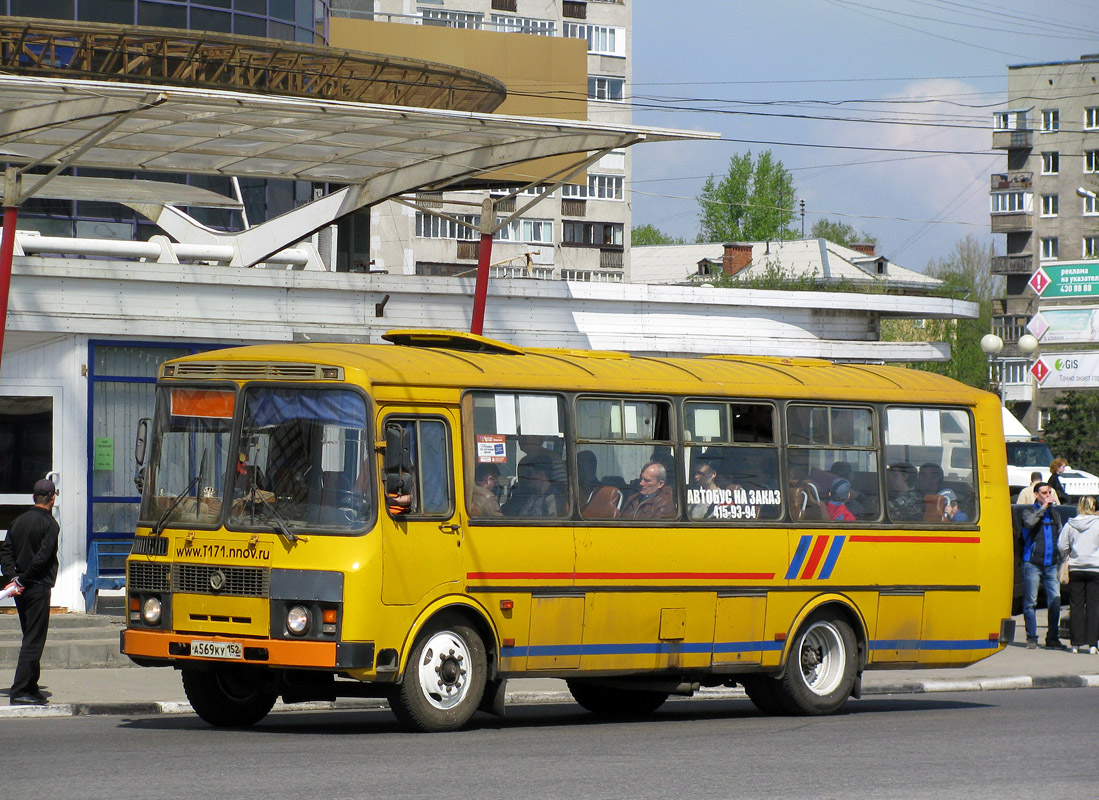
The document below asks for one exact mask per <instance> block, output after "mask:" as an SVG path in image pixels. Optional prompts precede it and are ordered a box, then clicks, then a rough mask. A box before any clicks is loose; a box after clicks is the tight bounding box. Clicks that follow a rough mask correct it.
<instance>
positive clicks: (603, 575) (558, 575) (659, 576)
mask: <svg viewBox="0 0 1099 800" xmlns="http://www.w3.org/2000/svg"><path fill="white" fill-rule="evenodd" d="M774 577H775V573H773V572H470V573H467V575H466V579H467V580H471V581H500V580H519V581H538V580H555V581H567V580H610V581H614V580H644V581H659V580H669V579H676V580H700V581H701V580H732V581H744V580H754V581H767V580H772V579H773V578H774Z"/></svg>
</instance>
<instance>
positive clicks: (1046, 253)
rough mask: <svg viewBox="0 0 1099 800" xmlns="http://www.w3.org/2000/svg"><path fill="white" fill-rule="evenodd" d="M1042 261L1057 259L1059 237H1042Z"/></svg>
mask: <svg viewBox="0 0 1099 800" xmlns="http://www.w3.org/2000/svg"><path fill="white" fill-rule="evenodd" d="M1041 259H1042V261H1055V260H1056V259H1057V237H1056V236H1048V237H1045V238H1043V239H1042V255H1041Z"/></svg>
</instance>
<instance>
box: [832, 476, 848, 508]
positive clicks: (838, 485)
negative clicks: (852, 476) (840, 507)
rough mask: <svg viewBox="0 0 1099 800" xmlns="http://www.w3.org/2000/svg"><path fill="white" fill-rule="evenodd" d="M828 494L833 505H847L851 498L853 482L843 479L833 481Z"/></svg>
mask: <svg viewBox="0 0 1099 800" xmlns="http://www.w3.org/2000/svg"><path fill="white" fill-rule="evenodd" d="M828 494H829V495H830V496H831V498H832V502H833V503H846V502H847V501H848V500H849V499H850V498H851V482H850V481H847V480H844V479H843V478H839V479H837V480H835V481H833V482H832V487H831V488H830V489H829V490H828Z"/></svg>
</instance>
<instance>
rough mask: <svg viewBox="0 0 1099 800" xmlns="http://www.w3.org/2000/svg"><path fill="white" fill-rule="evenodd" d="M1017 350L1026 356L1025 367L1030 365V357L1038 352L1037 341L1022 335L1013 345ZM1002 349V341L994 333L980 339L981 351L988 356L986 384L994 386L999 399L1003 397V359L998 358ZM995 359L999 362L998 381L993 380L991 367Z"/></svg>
mask: <svg viewBox="0 0 1099 800" xmlns="http://www.w3.org/2000/svg"><path fill="white" fill-rule="evenodd" d="M1015 345H1016V347H1018V348H1019V352H1020V353H1022V354H1023V355H1024V356H1026V360H1027V365H1028V366H1029V364H1030V357H1031V356H1032V355H1034V354H1035V353H1036V352H1037V351H1038V339H1037V338H1036V337H1035V336H1033V335H1032V334H1029V333H1024V334H1023V335H1022V336H1020V337H1019V341H1018V342H1016V343H1015ZM1003 349H1004V340H1003V339H1001V338H1000V337H999V336H997V335H996V334H994V333H986V334H985V335H984V336H982V337H981V350H983V351H984V353H985V355H987V356H988V383H989V386H992V385H993V384H995V385H996V386H997V388H998V390H999V391H998V393H999V395H1000V399H1003V397H1004V362H1005V361H1006V360H1007V359H1005V358H998V357H997V356H999V354H1000V352H1001V351H1002V350H1003ZM993 359H995V360H996V361H998V362H999V373H1000V379H999V381H996V380H995V371H994V370H993V367H992V361H993Z"/></svg>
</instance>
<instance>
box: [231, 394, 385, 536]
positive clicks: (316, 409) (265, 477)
mask: <svg viewBox="0 0 1099 800" xmlns="http://www.w3.org/2000/svg"><path fill="white" fill-rule="evenodd" d="M243 405H244V408H243V412H242V415H241V433H240V446H239V447H238V448H237V449H238V453H237V457H236V459H235V464H234V465H233V467H232V469H233V474H232V475H231V476H230V484H231V486H232V495H233V502H232V504H231V507H230V508H231V510H230V514H229V525H230V526H231V527H242V528H253V527H263V528H269V527H275V528H276V529H281V528H282V527H284V526H285V527H286V528H288V529H290V530H294V529H309V530H321V531H325V530H328V531H331V532H339V531H349V530H359V529H361V528H362V527H363V525H364V524H365V523H366V522H367V521H368V520H369V519H370V517H371V515H372V513H373V509H372V504H371V502H370V498H371V491H370V486H371V480H370V469H369V463H370V462H369V459H368V456H369V448H368V440H367V435H366V401H365V399H364V398H363V396H362V395H361V394H359V393H357V392H352V391H347V390H339V389H298V388H289V387H251V388H248V389H246V390H245V392H244V395H243Z"/></svg>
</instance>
